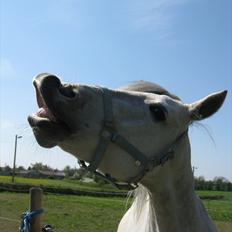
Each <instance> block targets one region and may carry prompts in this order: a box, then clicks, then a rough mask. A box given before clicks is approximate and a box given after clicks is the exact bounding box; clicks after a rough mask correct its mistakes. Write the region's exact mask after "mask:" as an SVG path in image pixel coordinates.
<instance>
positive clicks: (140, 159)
mask: <svg viewBox="0 0 232 232" xmlns="http://www.w3.org/2000/svg"><path fill="white" fill-rule="evenodd" d="M102 95H103V105H104V106H103V107H104V124H103V128H102V131H101V133H100V140H99V143H98V145H97V147H96V150H95V153H94V155H93V157H92V160H91V161H90V163H89V166H87V165H86V163H85V161H84V160H79V165H80V166H81V167H82V168H83V169H85V170H87V171H90V172H92V173H94V174H95V175H97V176H99V177H101V178H103V179H104V180H106V181H108V182H109V183H111V184H112V185H114V186H115V187H116V188H118V189H123V190H132V189H135V188H137V187H138V184H137V183H138V182H139V181H140V180H141V179H142V178H143V177H144V175H145V174H146V173H147V172H149V171H151V170H152V169H153V168H154V167H157V166H159V165H164V163H165V162H166V161H168V160H169V159H172V158H173V157H174V154H175V148H176V147H177V146H178V144H179V143H180V141H181V140H182V138H183V137H184V136H185V135H187V131H185V132H183V133H182V134H181V135H180V136H179V137H178V138H177V139H176V140H175V141H174V142H173V145H171V146H170V147H169V148H168V149H166V150H165V151H164V152H163V153H162V154H160V155H155V156H153V157H151V158H148V157H147V156H145V155H144V154H143V153H142V152H141V151H140V150H138V149H137V148H136V147H135V146H134V145H133V144H131V143H130V142H129V141H128V140H127V139H126V138H124V137H123V136H122V135H120V134H119V133H118V132H117V129H116V126H115V124H114V117H113V107H112V100H111V92H110V91H109V90H108V89H106V88H103V89H102ZM110 143H114V144H117V145H118V146H119V147H120V148H121V149H122V150H125V151H126V152H127V153H128V154H129V155H130V156H131V157H132V158H133V159H134V160H135V165H136V166H137V167H140V168H141V171H140V172H139V173H138V175H137V176H134V177H132V178H130V179H129V180H128V181H127V182H126V183H121V182H119V181H117V179H116V178H114V177H112V176H111V175H110V174H107V173H106V174H103V173H101V172H99V171H97V168H98V167H99V166H100V163H101V161H102V160H103V158H104V155H105V153H106V150H107V147H108V145H109V144H110Z"/></svg>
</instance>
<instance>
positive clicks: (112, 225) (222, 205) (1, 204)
mask: <svg viewBox="0 0 232 232" xmlns="http://www.w3.org/2000/svg"><path fill="white" fill-rule="evenodd" d="M10 180H11V179H10V177H0V182H7V183H8V182H10ZM16 183H19V184H33V185H49V186H54V187H55V186H57V187H67V188H81V189H88V190H99V189H101V190H106V189H107V190H109V189H110V191H111V189H113V188H112V187H110V186H103V187H99V186H97V185H96V184H92V183H91V184H90V183H81V182H78V181H74V180H45V179H29V178H16ZM114 191H117V190H115V189H114ZM197 194H198V195H199V196H206V195H207V196H214V195H223V196H224V197H223V199H220V200H204V201H203V203H204V205H205V208H206V210H207V211H208V213H209V215H210V216H211V217H212V219H213V220H214V221H215V223H216V225H217V228H218V231H219V232H232V192H218V191H197ZM28 197H29V196H28V194H22V193H20V194H19V193H18V194H17V193H7V192H0V231H1V232H15V231H18V226H19V218H20V215H21V213H22V212H24V211H25V210H27V209H28ZM43 208H44V210H45V214H44V216H43V223H44V224H51V225H53V226H54V228H55V231H56V232H76V231H78V232H84V231H89V232H99V231H101V232H113V231H114V232H115V231H117V225H118V223H119V221H120V219H121V218H122V216H123V214H124V213H125V212H126V199H125V198H98V197H86V196H73V195H55V194H44V199H43ZM2 217H5V218H11V219H15V220H18V222H17V221H8V220H6V219H3V218H2Z"/></svg>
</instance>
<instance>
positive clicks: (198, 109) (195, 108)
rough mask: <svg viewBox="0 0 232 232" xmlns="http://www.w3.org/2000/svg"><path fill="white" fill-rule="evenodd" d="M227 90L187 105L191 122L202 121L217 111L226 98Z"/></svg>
mask: <svg viewBox="0 0 232 232" xmlns="http://www.w3.org/2000/svg"><path fill="white" fill-rule="evenodd" d="M226 94H227V90H225V91H221V92H217V93H213V94H210V95H208V96H207V97H205V98H203V99H201V100H199V101H197V102H194V103H192V104H190V105H189V112H190V118H191V120H193V121H194V120H202V119H205V118H208V117H210V116H211V115H213V114H214V113H216V112H217V111H218V109H219V108H220V107H221V106H222V104H223V102H224V100H225V98H226Z"/></svg>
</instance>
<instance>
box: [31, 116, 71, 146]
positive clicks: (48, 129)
mask: <svg viewBox="0 0 232 232" xmlns="http://www.w3.org/2000/svg"><path fill="white" fill-rule="evenodd" d="M28 122H29V124H30V126H31V127H32V129H33V133H34V135H35V138H36V140H37V142H38V144H39V145H40V146H42V147H45V148H51V147H54V146H56V145H58V144H59V142H61V141H63V140H64V139H65V138H67V137H68V136H69V135H70V131H69V128H68V127H67V125H66V124H65V123H62V122H54V121H51V120H49V119H47V118H41V117H38V116H37V115H30V116H29V117H28Z"/></svg>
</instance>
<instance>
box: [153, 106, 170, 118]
mask: <svg viewBox="0 0 232 232" xmlns="http://www.w3.org/2000/svg"><path fill="white" fill-rule="evenodd" d="M149 108H150V111H151V114H152V116H153V118H154V119H155V120H156V121H165V120H166V118H167V110H166V109H165V108H164V107H163V106H161V105H150V106H149Z"/></svg>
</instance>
